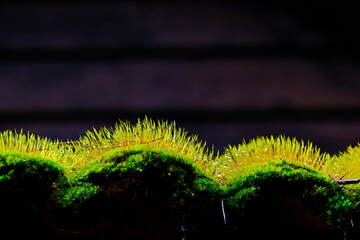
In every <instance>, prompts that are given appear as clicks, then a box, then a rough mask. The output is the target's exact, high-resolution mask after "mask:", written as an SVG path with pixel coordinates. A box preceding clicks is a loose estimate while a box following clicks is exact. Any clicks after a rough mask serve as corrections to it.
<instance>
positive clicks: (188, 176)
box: [59, 145, 219, 239]
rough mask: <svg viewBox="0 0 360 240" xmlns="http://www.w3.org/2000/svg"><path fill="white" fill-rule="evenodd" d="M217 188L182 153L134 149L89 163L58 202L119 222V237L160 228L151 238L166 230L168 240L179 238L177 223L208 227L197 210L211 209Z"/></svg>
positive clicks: (109, 153)
mask: <svg viewBox="0 0 360 240" xmlns="http://www.w3.org/2000/svg"><path fill="white" fill-rule="evenodd" d="M79 189H80V192H79ZM218 190H219V185H218V184H217V183H216V182H215V181H214V179H212V178H211V177H210V176H208V175H207V174H206V173H205V172H204V171H203V170H202V169H200V168H198V167H197V166H196V165H194V164H193V160H192V159H187V158H185V157H184V156H183V155H182V154H181V153H178V152H177V151H174V150H170V149H166V148H164V147H162V146H156V145H151V146H148V145H133V146H129V147H126V148H118V149H114V150H111V151H109V152H107V153H106V154H104V155H103V156H101V157H100V158H99V159H97V160H93V161H90V162H89V163H88V164H87V166H86V167H84V168H83V169H82V170H81V171H80V172H79V173H78V175H77V176H76V177H75V178H74V179H73V183H72V186H71V187H70V188H68V189H66V191H64V193H63V195H62V196H61V197H60V198H59V202H61V204H62V206H63V207H65V208H70V209H72V212H78V213H86V214H87V215H96V216H98V217H99V216H101V215H102V216H103V217H105V216H106V217H107V218H108V219H107V221H115V222H116V223H117V224H118V226H117V227H116V229H117V231H119V232H118V233H117V234H119V235H122V236H123V237H129V236H127V234H128V233H126V230H127V229H128V228H129V227H130V228H131V227H133V226H137V228H138V232H137V235H141V234H143V235H146V234H148V233H147V232H152V234H155V233H154V232H155V231H159V230H160V229H162V230H161V231H160V232H158V233H156V234H162V235H163V234H164V231H163V230H164V229H167V234H169V236H168V237H169V239H170V238H175V237H176V236H178V237H179V236H181V235H182V232H181V226H182V225H187V226H189V225H190V226H191V227H192V228H197V229H199V228H201V223H204V222H207V223H209V222H210V223H211V224H213V222H214V216H213V215H212V214H204V213H202V210H203V209H208V210H210V209H211V208H213V207H214V204H215V201H216V200H217V195H216V194H217V191H218ZM94 206H96V208H95V207H94ZM206 215H207V217H208V218H205V216H206ZM209 217H210V219H209ZM194 219H197V220H198V221H195V220H194ZM209 220H212V221H209ZM140 223H142V224H144V225H147V226H139V224H140ZM120 225H121V226H120ZM149 228H151V229H149ZM164 237H165V236H164ZM165 238H166V237H165Z"/></svg>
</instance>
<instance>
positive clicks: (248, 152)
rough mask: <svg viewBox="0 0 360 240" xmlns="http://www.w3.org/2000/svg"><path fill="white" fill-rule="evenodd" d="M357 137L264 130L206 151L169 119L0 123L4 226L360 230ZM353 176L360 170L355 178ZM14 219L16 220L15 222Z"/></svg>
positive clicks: (76, 234)
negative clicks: (43, 132)
mask: <svg viewBox="0 0 360 240" xmlns="http://www.w3.org/2000/svg"><path fill="white" fill-rule="evenodd" d="M358 149H359V147H355V148H351V147H349V149H348V151H347V152H346V153H341V154H339V155H338V156H330V155H329V154H327V153H321V152H320V150H319V149H318V148H317V147H316V146H314V145H312V143H310V142H308V143H304V142H303V141H298V140H296V139H290V138H286V137H284V136H279V137H270V138H266V137H260V138H256V139H253V140H250V141H249V142H245V141H244V142H243V143H242V144H239V145H238V146H229V147H228V148H227V149H226V150H225V152H224V153H223V154H222V155H219V154H217V156H214V154H213V151H211V150H209V149H207V148H206V146H205V143H202V142H201V141H199V140H198V138H197V136H188V135H187V133H186V132H185V131H184V130H182V129H177V128H176V127H175V123H168V122H164V121H158V122H154V121H152V120H151V119H147V118H145V119H144V120H139V121H138V122H137V123H136V124H135V125H131V124H130V123H128V122H120V123H119V124H117V125H115V127H114V129H111V128H102V129H100V130H96V129H93V131H88V132H86V133H85V135H83V136H81V137H80V138H79V139H78V140H76V141H66V142H61V141H58V140H55V141H52V140H49V139H47V138H40V137H37V136H34V135H30V134H23V133H22V132H20V133H16V132H12V131H5V132H2V133H0V210H1V213H2V214H1V215H0V221H1V222H0V230H1V231H2V232H3V233H6V234H9V236H14V237H16V238H18V237H20V234H21V233H25V234H26V235H27V236H28V237H30V236H31V237H36V238H37V239H49V238H51V239H64V238H67V239H113V238H121V239H233V238H245V239H263V238H265V237H266V238H270V237H274V238H277V239H304V238H307V239H344V237H347V239H357V238H358V236H360V232H359V231H358V230H357V229H358V226H359V224H360V212H359V207H358V203H359V202H360V199H359V190H358V186H359V185H358V184H352V185H346V186H345V185H341V184H342V180H341V179H348V178H350V177H352V178H359V177H360V175H359V172H360V171H359V168H360V165H359V162H360V161H359V159H360V158H359V152H360V151H359V150H358ZM353 182H354V183H356V181H353ZM19 229H21V231H19Z"/></svg>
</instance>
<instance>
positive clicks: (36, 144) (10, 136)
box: [0, 130, 61, 161]
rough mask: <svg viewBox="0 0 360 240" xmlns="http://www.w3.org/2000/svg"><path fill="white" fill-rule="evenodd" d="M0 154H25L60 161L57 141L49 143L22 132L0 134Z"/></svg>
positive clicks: (44, 139) (45, 139) (49, 141)
mask: <svg viewBox="0 0 360 240" xmlns="http://www.w3.org/2000/svg"><path fill="white" fill-rule="evenodd" d="M0 152H7V153H26V154H29V155H30V156H39V157H43V158H45V159H52V160H59V161H60V159H61V153H60V150H59V148H58V141H51V140H50V139H48V138H41V137H40V136H36V135H34V134H29V133H27V134H24V133H23V132H22V131H20V133H17V132H16V131H9V130H7V131H4V132H0Z"/></svg>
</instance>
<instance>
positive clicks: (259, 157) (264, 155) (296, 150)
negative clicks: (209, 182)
mask: <svg viewBox="0 0 360 240" xmlns="http://www.w3.org/2000/svg"><path fill="white" fill-rule="evenodd" d="M329 158H330V155H329V154H327V153H320V149H319V148H318V147H316V146H314V145H313V144H312V143H311V142H308V143H304V141H302V140H301V141H298V140H297V139H296V138H289V137H285V136H278V137H274V136H271V137H258V138H256V139H252V140H250V141H249V142H248V143H246V142H245V140H244V141H243V143H242V144H239V145H238V146H229V147H228V148H227V149H226V151H225V153H224V154H223V155H221V156H220V157H219V158H218V161H217V165H218V168H217V172H218V175H217V177H218V178H224V177H225V178H226V177H227V176H230V175H231V174H232V172H233V171H241V169H243V168H244V167H247V166H249V165H252V164H259V163H264V162H267V161H269V160H272V161H278V160H286V161H288V162H296V163H301V164H304V165H306V166H310V167H312V168H314V169H317V170H319V171H323V170H324V164H325V162H326V161H327V160H328V159H329Z"/></svg>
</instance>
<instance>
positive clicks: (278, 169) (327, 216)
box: [224, 160, 359, 234]
mask: <svg viewBox="0 0 360 240" xmlns="http://www.w3.org/2000/svg"><path fill="white" fill-rule="evenodd" d="M224 191H225V196H226V197H225V199H226V203H227V206H228V208H229V209H230V210H229V212H230V215H231V216H232V218H233V219H234V221H235V222H237V223H236V224H240V225H243V226H247V227H248V228H250V227H249V225H248V224H247V223H249V222H253V224H255V225H256V224H259V225H266V224H268V225H269V226H272V228H274V229H275V228H276V227H275V225H276V224H277V223H276V221H277V220H279V218H277V216H276V215H281V211H285V210H284V209H281V208H282V206H281V204H279V202H284V201H285V200H284V199H287V200H288V202H291V201H292V202H293V203H294V205H293V207H292V208H295V205H296V208H299V211H303V212H304V216H301V217H309V216H310V215H311V214H313V216H314V217H313V219H310V221H308V222H311V221H314V224H315V222H316V221H317V222H319V221H321V222H322V223H323V225H322V226H321V227H323V228H324V229H328V230H329V231H334V232H338V233H341V234H342V231H344V230H345V229H346V228H348V227H349V226H350V223H351V221H353V220H354V219H356V218H357V215H358V210H357V209H356V202H357V201H359V200H358V199H357V197H355V195H354V194H352V193H351V192H350V191H349V190H347V189H345V188H343V187H340V186H338V185H336V184H335V183H334V182H333V181H332V180H331V178H330V177H329V176H327V175H325V174H323V173H321V172H319V171H317V170H315V169H312V168H310V167H306V166H304V165H300V164H296V163H289V162H286V161H285V160H284V161H282V162H275V161H270V162H268V163H265V164H258V165H254V166H250V167H248V168H245V169H244V170H243V171H242V172H240V173H238V174H235V175H234V176H233V177H232V178H231V179H230V180H229V182H228V184H227V185H226V186H224ZM274 199H276V200H274ZM275 201H277V202H276V203H274V202H275ZM270 202H271V203H270ZM266 208H268V209H266ZM269 208H279V209H275V210H274V209H273V210H271V209H269ZM295 211H298V210H295ZM310 211H311V212H310ZM305 213H306V214H307V216H305ZM267 214H268V215H273V218H270V217H269V218H268V219H267V218H266V215H267ZM284 216H285V215H284ZM259 219H267V220H268V222H266V221H259V222H257V221H258V220H259ZM288 220H289V219H288ZM307 220H309V219H307ZM279 221H281V220H279ZM290 221H291V220H290ZM274 222H275V223H274ZM282 224H285V222H283V223H282ZM324 224H325V225H326V226H325V225H324ZM319 226H320V223H319ZM262 227H264V226H258V228H259V229H261V228H262ZM319 228H320V227H319Z"/></svg>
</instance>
